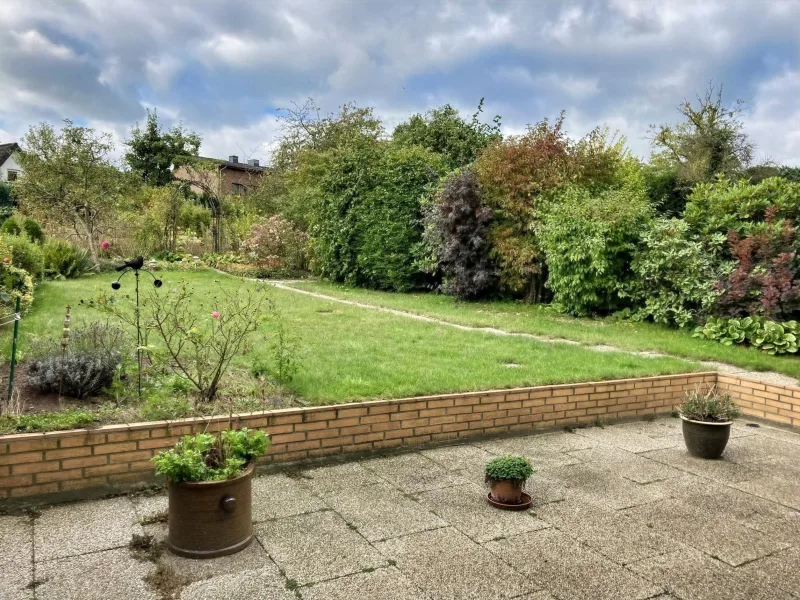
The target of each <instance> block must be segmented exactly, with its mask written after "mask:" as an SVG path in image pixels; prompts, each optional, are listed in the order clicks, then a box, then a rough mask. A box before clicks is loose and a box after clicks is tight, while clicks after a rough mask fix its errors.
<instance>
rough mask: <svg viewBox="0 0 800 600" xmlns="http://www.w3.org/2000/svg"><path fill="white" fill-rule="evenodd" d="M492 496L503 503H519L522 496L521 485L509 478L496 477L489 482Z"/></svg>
mask: <svg viewBox="0 0 800 600" xmlns="http://www.w3.org/2000/svg"><path fill="white" fill-rule="evenodd" d="M490 487H491V490H492V498H494V499H495V500H497V501H498V502H501V503H503V504H519V503H520V500H521V498H522V485H521V483H520V482H519V481H513V480H511V479H497V480H495V481H493V482H492V484H491V486H490Z"/></svg>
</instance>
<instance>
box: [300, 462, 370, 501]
mask: <svg viewBox="0 0 800 600" xmlns="http://www.w3.org/2000/svg"><path fill="white" fill-rule="evenodd" d="M302 477H303V478H302V480H301V483H302V485H303V486H304V487H307V488H309V489H310V490H311V491H313V492H314V493H315V494H317V495H321V496H322V495H325V494H335V493H336V492H338V491H339V490H341V489H343V488H351V487H358V486H362V485H370V484H372V483H377V482H379V481H381V480H380V478H379V477H378V476H377V475H375V474H374V473H373V472H372V471H369V470H367V469H365V468H364V467H362V466H361V465H360V464H359V463H357V462H349V463H342V464H340V465H329V466H326V467H318V468H316V469H306V470H305V471H303V472H302Z"/></svg>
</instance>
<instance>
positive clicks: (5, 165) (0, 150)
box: [0, 142, 22, 181]
mask: <svg viewBox="0 0 800 600" xmlns="http://www.w3.org/2000/svg"><path fill="white" fill-rule="evenodd" d="M19 153H20V147H19V144H17V143H16V142H11V143H10V144H0V181H16V179H17V177H19V176H20V174H21V173H22V167H20V165H19Z"/></svg>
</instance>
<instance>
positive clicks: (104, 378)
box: [28, 353, 121, 398]
mask: <svg viewBox="0 0 800 600" xmlns="http://www.w3.org/2000/svg"><path fill="white" fill-rule="evenodd" d="M120 359H121V357H120V356H119V354H94V353H93V354H84V353H79V354H69V355H67V356H65V357H61V356H45V357H42V358H34V359H32V360H31V361H30V363H29V364H28V381H29V382H30V383H31V384H32V385H33V386H34V387H35V388H36V389H37V390H38V391H39V392H42V393H54V392H58V390H59V383H60V382H61V383H62V385H61V390H62V393H63V394H64V395H66V396H70V397H72V398H85V397H87V396H95V395H97V394H99V393H100V392H101V391H102V390H103V388H105V387H107V386H108V385H110V384H111V382H112V381H113V380H114V374H115V373H116V368H117V365H118V364H119V362H120Z"/></svg>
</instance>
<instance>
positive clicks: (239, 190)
mask: <svg viewBox="0 0 800 600" xmlns="http://www.w3.org/2000/svg"><path fill="white" fill-rule="evenodd" d="M232 187H233V193H234V194H239V195H240V196H244V195H245V194H246V193H247V188H246V187H245V186H244V185H242V184H241V183H234V184H233V185H232Z"/></svg>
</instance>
